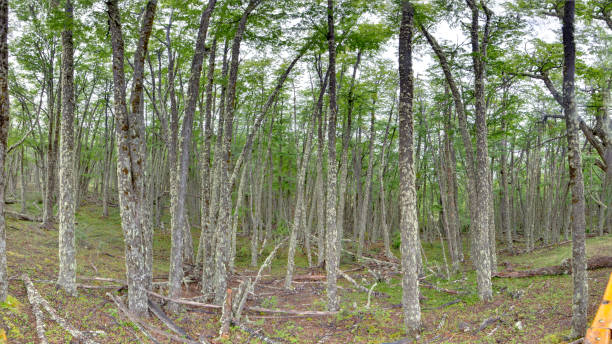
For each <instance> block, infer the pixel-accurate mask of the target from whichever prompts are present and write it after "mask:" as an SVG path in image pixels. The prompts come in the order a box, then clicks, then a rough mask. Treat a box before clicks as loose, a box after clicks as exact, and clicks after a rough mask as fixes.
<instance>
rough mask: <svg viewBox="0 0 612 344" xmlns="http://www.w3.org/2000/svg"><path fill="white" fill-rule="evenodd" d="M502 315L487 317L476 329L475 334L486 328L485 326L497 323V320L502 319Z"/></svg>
mask: <svg viewBox="0 0 612 344" xmlns="http://www.w3.org/2000/svg"><path fill="white" fill-rule="evenodd" d="M500 320H501V317H499V316H498V317H490V318H487V319H485V320H483V321H482V323H481V324H480V326H479V327H478V328H477V329H476V330H475V331H474V334H476V333H478V332H480V331H482V330H484V329H485V328H487V327H489V326H491V325H492V324H495V323H496V322H498V321H500Z"/></svg>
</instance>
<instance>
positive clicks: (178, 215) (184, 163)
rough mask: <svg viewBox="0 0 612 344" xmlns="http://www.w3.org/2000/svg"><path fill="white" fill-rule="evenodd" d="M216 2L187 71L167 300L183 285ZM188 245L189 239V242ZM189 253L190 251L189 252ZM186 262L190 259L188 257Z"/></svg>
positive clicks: (211, 3) (211, 4)
mask: <svg viewBox="0 0 612 344" xmlns="http://www.w3.org/2000/svg"><path fill="white" fill-rule="evenodd" d="M215 3H216V0H209V1H208V5H207V6H206V9H205V10H204V11H203V12H202V16H201V18H200V27H199V29H198V37H197V39H196V46H195V52H194V55H193V59H192V60H191V70H190V73H191V75H190V77H189V84H188V86H187V99H186V102H185V116H184V117H183V127H182V129H181V137H180V155H179V157H180V159H179V160H178V163H177V176H176V184H175V186H176V191H175V197H176V202H175V206H174V212H173V213H172V247H171V250H170V272H169V277H168V286H169V296H170V297H171V298H178V297H180V293H181V287H182V283H183V276H184V272H183V259H184V257H185V248H184V244H185V236H186V235H191V230H190V229H189V226H188V225H187V221H186V214H187V212H186V209H185V202H186V194H187V175H188V174H189V148H190V146H191V133H192V130H193V116H194V114H195V108H196V102H197V100H198V95H199V94H200V76H201V74H202V63H203V61H204V53H205V48H206V47H205V43H206V34H207V32H208V24H209V22H210V16H211V15H212V11H213V9H214V7H215ZM189 242H191V240H189ZM191 252H193V249H191ZM189 258H190V259H189V261H191V260H192V259H193V257H189ZM171 305H172V307H171V311H172V312H177V311H178V304H175V303H171Z"/></svg>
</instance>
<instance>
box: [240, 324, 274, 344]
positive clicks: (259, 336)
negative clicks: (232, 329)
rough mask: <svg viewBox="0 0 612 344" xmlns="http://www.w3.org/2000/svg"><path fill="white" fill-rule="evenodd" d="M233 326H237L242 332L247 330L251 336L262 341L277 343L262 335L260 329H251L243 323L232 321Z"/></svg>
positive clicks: (269, 343)
mask: <svg viewBox="0 0 612 344" xmlns="http://www.w3.org/2000/svg"><path fill="white" fill-rule="evenodd" d="M233 324H234V326H238V328H239V329H241V330H243V331H244V332H248V333H249V334H250V335H251V336H253V337H255V338H257V339H259V340H261V341H262V342H264V343H268V344H278V342H276V341H274V340H272V339H270V338H268V337H266V336H265V335H263V334H262V333H261V330H253V329H251V328H248V327H246V326H245V325H244V324H242V323H237V322H234V323H233Z"/></svg>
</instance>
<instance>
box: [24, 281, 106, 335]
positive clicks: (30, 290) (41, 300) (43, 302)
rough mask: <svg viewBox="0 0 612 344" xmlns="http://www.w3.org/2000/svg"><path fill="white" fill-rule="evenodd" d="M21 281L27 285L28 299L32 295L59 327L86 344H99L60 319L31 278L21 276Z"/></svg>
mask: <svg viewBox="0 0 612 344" xmlns="http://www.w3.org/2000/svg"><path fill="white" fill-rule="evenodd" d="M21 280H23V284H25V286H26V289H27V291H28V298H29V294H32V300H34V301H35V302H36V303H38V304H39V305H42V306H43V308H44V309H45V310H46V311H47V313H49V315H50V316H51V319H53V321H55V322H56V323H58V325H60V326H61V327H63V328H64V329H65V330H66V331H67V332H68V333H70V335H71V336H73V337H74V338H77V339H80V340H82V341H83V342H85V343H86V344H97V342H96V341H94V340H92V339H90V338H89V336H87V335H85V333H84V332H81V331H80V330H78V329H76V328H74V327H73V326H72V325H70V324H69V323H68V322H67V321H66V319H64V318H62V317H60V316H59V315H58V314H57V312H56V311H55V309H53V307H51V305H50V304H49V302H47V300H45V299H44V298H43V297H42V296H40V294H39V293H38V291H37V290H36V288H35V287H34V283H32V280H31V279H30V277H28V275H27V274H23V275H21ZM37 330H38V329H37Z"/></svg>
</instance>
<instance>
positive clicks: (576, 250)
mask: <svg viewBox="0 0 612 344" xmlns="http://www.w3.org/2000/svg"><path fill="white" fill-rule="evenodd" d="M575 6H576V3H575V2H574V1H573V0H565V5H564V7H563V8H564V11H563V12H564V13H563V28H562V32H563V110H564V113H565V125H566V128H567V146H568V154H567V155H568V160H569V174H570V184H571V190H572V258H573V259H572V271H573V273H572V278H573V285H574V293H573V299H572V336H573V337H579V336H582V335H583V334H584V332H585V331H586V327H587V306H588V298H589V293H588V281H587V272H586V265H587V260H586V242H585V228H586V220H585V214H584V212H585V202H584V180H583V177H582V157H581V155H580V142H579V138H578V128H579V127H578V115H577V114H576V100H575V95H574V74H575V70H576V43H575V41H574V12H575Z"/></svg>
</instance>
